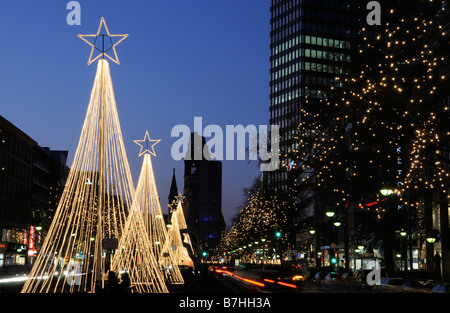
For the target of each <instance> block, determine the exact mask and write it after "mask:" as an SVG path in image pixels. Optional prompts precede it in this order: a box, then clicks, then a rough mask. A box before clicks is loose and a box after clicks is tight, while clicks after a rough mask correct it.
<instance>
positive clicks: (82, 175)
mask: <svg viewBox="0 0 450 313" xmlns="http://www.w3.org/2000/svg"><path fill="white" fill-rule="evenodd" d="M102 25H104V26H105V28H106V24H105V22H104V19H103V18H102V20H101V22H100V26H99V30H98V33H97V34H96V35H80V37H81V36H91V37H95V38H96V39H97V37H98V36H102V39H103V41H105V38H107V37H108V36H110V37H109V39H111V37H115V36H121V37H122V39H121V40H120V41H118V42H116V43H115V44H112V48H109V49H108V50H110V49H113V50H114V54H115V55H116V53H115V49H114V47H115V46H116V45H117V44H118V43H119V42H121V41H122V40H123V39H124V38H126V36H127V35H110V34H109V31H108V29H107V28H106V31H107V35H99V33H100V29H101V27H102ZM96 36H97V37H96ZM111 42H112V41H111ZM93 49H94V48H93ZM97 50H98V49H97ZM105 55H106V52H105V50H102V55H101V56H102V58H101V59H99V61H98V64H97V72H96V76H95V81H94V85H93V88H92V92H91V97H90V101H89V106H88V109H87V113H86V118H85V121H84V124H83V128H82V132H81V135H80V139H79V142H78V147H77V149H76V152H75V155H74V160H73V164H72V166H71V169H70V172H69V176H68V178H67V182H66V185H65V188H64V191H63V194H62V196H61V199H60V202H59V204H58V207H57V210H56V212H55V216H54V218H53V221H52V224H51V226H50V228H49V230H48V232H47V235H46V237H45V241H44V243H43V246H42V247H41V249H40V251H39V254H38V256H37V258H36V261H35V263H34V265H33V268H32V270H31V272H30V275H29V277H28V280H27V281H26V282H25V284H24V287H23V289H22V292H26V293H35V292H40V293H44V292H46V293H50V292H52V293H56V292H95V291H96V288H99V287H102V286H103V285H104V281H105V279H106V275H105V274H106V270H107V265H106V264H107V262H108V259H109V258H110V257H111V255H110V252H111V250H108V251H107V250H104V249H103V240H105V239H109V241H110V242H111V241H112V242H117V241H118V239H119V238H120V236H121V234H122V231H123V227H124V225H125V221H126V212H127V211H128V209H129V208H130V207H131V203H132V197H133V194H134V185H133V181H132V176H131V172H130V169H129V164H128V159H127V156H126V151H125V146H124V143H123V139H122V132H121V127H120V122H119V117H118V113H117V107H116V102H115V98H114V90H113V85H112V81H111V75H110V70H109V64H108V61H107V60H106V59H105V58H104V56H105ZM91 58H92V53H91V56H90V60H91ZM108 58H110V57H109V56H108ZM96 59H98V57H97V58H96ZM110 59H111V60H113V59H112V58H110ZM116 60H117V62H116ZM116 60H113V61H114V62H116V63H117V64H118V59H117V55H116ZM91 63H92V62H91Z"/></svg>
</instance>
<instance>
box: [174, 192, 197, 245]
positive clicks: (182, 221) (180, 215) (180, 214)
mask: <svg viewBox="0 0 450 313" xmlns="http://www.w3.org/2000/svg"><path fill="white" fill-rule="evenodd" d="M183 200H184V196H182V195H181V194H180V195H179V196H178V204H177V220H178V228H179V229H180V232H181V233H182V234H183V236H182V237H183V243H184V246H185V247H186V246H187V248H188V249H190V251H192V253H194V249H193V248H192V241H191V237H190V236H189V233H188V227H187V223H186V218H185V217H184V210H183Z"/></svg>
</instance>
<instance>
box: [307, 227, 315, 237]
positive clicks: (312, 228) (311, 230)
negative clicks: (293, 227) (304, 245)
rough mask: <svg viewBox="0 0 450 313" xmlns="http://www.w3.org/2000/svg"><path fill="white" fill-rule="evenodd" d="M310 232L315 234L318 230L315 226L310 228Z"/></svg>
mask: <svg viewBox="0 0 450 313" xmlns="http://www.w3.org/2000/svg"><path fill="white" fill-rule="evenodd" d="M309 233H310V234H311V235H314V234H315V233H316V230H315V229H314V227H311V229H310V230H309Z"/></svg>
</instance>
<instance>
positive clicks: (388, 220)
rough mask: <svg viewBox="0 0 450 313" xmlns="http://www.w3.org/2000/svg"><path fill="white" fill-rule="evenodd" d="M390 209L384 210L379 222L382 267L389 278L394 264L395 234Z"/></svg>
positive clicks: (392, 274)
mask: <svg viewBox="0 0 450 313" xmlns="http://www.w3.org/2000/svg"><path fill="white" fill-rule="evenodd" d="M390 211H392V208H388V209H387V210H386V214H385V216H384V218H383V219H382V221H381V224H380V230H381V240H382V241H383V252H384V265H385V269H386V274H387V275H388V276H389V277H392V276H394V270H395V262H394V252H393V247H394V242H393V240H394V238H395V232H394V230H393V229H392V212H390Z"/></svg>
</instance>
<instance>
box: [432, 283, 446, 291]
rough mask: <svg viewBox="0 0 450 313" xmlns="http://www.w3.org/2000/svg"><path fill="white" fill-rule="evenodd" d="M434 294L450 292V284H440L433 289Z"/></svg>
mask: <svg viewBox="0 0 450 313" xmlns="http://www.w3.org/2000/svg"><path fill="white" fill-rule="evenodd" d="M431 292H432V293H448V292H450V284H447V283H440V284H437V285H436V286H434V287H433V289H431Z"/></svg>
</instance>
